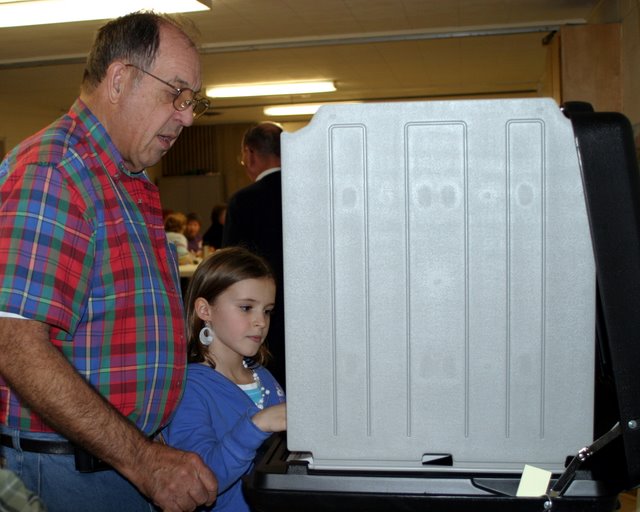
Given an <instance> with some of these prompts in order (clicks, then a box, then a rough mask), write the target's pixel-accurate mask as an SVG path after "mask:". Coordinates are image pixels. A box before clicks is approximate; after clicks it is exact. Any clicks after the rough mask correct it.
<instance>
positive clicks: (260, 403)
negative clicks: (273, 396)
mask: <svg viewBox="0 0 640 512" xmlns="http://www.w3.org/2000/svg"><path fill="white" fill-rule="evenodd" d="M242 366H244V367H245V368H246V369H247V370H249V371H251V375H252V376H253V382H254V383H255V387H254V388H253V390H251V389H245V392H247V394H248V395H249V396H250V397H251V398H252V400H253V401H254V403H255V404H256V406H257V407H258V409H263V408H264V401H265V398H266V397H267V396H268V395H269V393H271V392H270V391H269V390H268V389H265V387H264V386H263V385H262V382H261V381H260V377H259V376H258V372H256V371H255V369H253V368H249V365H248V364H247V362H246V361H244V360H243V361H242ZM251 391H254V393H251ZM257 392H259V393H260V394H259V395H258V394H257Z"/></svg>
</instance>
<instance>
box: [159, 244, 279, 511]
mask: <svg viewBox="0 0 640 512" xmlns="http://www.w3.org/2000/svg"><path fill="white" fill-rule="evenodd" d="M275 293H276V288H275V281H274V277H273V274H272V273H271V270H270V269H269V266H268V265H267V263H266V262H265V261H264V260H262V259H261V258H259V257H258V256H256V255H254V254H252V253H250V252H249V251H247V250H245V249H242V248H239V247H232V248H227V249H221V250H219V251H217V252H215V253H214V254H213V256H211V257H209V258H208V259H206V260H204V261H203V262H202V263H201V264H200V266H199V267H198V268H197V269H196V271H195V273H194V274H193V277H192V278H191V282H190V283H189V288H188V290H187V296H186V308H187V323H188V330H189V332H188V336H189V345H188V350H189V362H190V363H191V364H190V365H189V368H188V371H187V384H186V388H185V392H184V396H183V397H182V401H181V403H180V405H179V407H178V409H177V411H176V414H175V417H174V419H173V420H172V422H171V423H170V424H169V426H168V427H167V429H165V432H163V434H164V438H165V441H166V442H167V443H168V444H170V445H172V446H175V447H177V448H182V449H184V450H189V451H193V452H196V453H197V454H198V455H200V457H202V459H203V460H204V461H205V463H206V464H208V465H209V467H210V468H211V469H212V470H213V472H214V473H215V475H216V477H217V478H218V498H217V500H216V503H215V505H214V507H215V510H216V511H222V510H228V511H234V512H236V511H248V510H249V507H248V505H247V503H246V502H245V500H244V497H243V495H242V482H241V477H242V476H243V475H245V474H246V473H247V472H248V471H249V470H250V469H251V466H252V462H253V459H254V457H255V454H256V450H257V449H258V447H259V446H260V445H261V444H262V442H263V441H264V440H265V439H267V438H268V437H269V436H270V435H271V433H272V432H280V431H283V430H285V429H286V409H285V407H286V405H285V403H284V401H285V397H284V392H283V391H282V388H281V387H280V385H279V384H278V383H277V382H276V381H275V379H274V378H273V376H272V375H271V373H269V371H268V370H267V369H266V368H264V366H262V365H263V364H264V363H265V361H266V359H267V356H268V351H267V347H266V346H265V345H264V344H263V342H264V339H265V337H266V336H267V332H268V330H269V320H270V315H271V312H272V310H273V305H274V300H275ZM207 510H211V509H207Z"/></svg>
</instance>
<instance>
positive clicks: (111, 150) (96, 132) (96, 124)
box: [69, 98, 145, 176]
mask: <svg viewBox="0 0 640 512" xmlns="http://www.w3.org/2000/svg"><path fill="white" fill-rule="evenodd" d="M69 115H70V116H71V117H72V118H75V119H77V120H78V122H79V123H81V124H82V125H83V126H84V127H85V130H86V134H85V135H86V137H87V139H88V141H89V142H90V143H91V144H92V145H93V146H94V147H95V148H96V149H98V150H99V151H100V153H102V156H101V158H100V159H101V160H102V161H103V162H105V160H106V161H107V162H112V163H113V164H114V167H115V169H114V171H113V172H114V173H117V172H118V171H119V172H122V173H124V174H126V175H128V176H136V175H141V174H145V173H144V172H137V173H132V172H131V171H129V170H128V169H127V168H126V166H125V164H124V160H123V158H122V155H121V154H120V152H119V151H118V149H117V148H116V146H115V144H114V143H113V141H112V140H111V137H110V136H109V134H108V133H107V130H106V129H105V128H104V126H103V124H102V123H101V122H100V120H99V119H98V118H97V117H96V116H95V115H94V114H93V112H92V111H91V110H90V109H89V107H88V106H87V105H86V103H84V102H83V101H82V100H81V99H80V98H78V99H76V101H75V102H74V103H73V105H71V109H70V110H69ZM105 157H106V159H105ZM109 168H111V167H109ZM110 174H111V172H110Z"/></svg>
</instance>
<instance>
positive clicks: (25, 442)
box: [0, 434, 75, 455]
mask: <svg viewBox="0 0 640 512" xmlns="http://www.w3.org/2000/svg"><path fill="white" fill-rule="evenodd" d="M0 444H2V445H3V446H8V447H9V448H13V438H12V437H11V436H9V435H7V434H0ZM18 444H19V446H20V448H21V449H22V450H24V451H25V452H34V453H48V454H51V455H73V454H74V453H75V448H74V446H73V445H72V444H71V443H70V442H68V441H46V440H43V439H25V438H24V437H21V438H19V440H18Z"/></svg>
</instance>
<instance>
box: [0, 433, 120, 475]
mask: <svg viewBox="0 0 640 512" xmlns="http://www.w3.org/2000/svg"><path fill="white" fill-rule="evenodd" d="M0 444H2V445H3V446H7V447H9V448H13V447H14V446H13V438H12V437H11V436H10V435H7V434H0ZM18 444H19V446H20V449H22V450H23V451H25V452H33V453H46V454H49V455H74V456H75V463H76V469H77V470H78V471H80V472H81V473H93V472H95V471H104V470H106V469H113V468H112V467H111V466H109V465H108V464H107V463H106V462H103V461H102V460H100V459H98V458H97V457H94V456H93V455H91V454H90V453H89V452H86V451H84V450H83V449H82V448H78V447H77V446H75V445H73V444H71V443H70V442H69V441H46V440H44V439H25V438H24V437H21V438H19V439H18Z"/></svg>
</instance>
